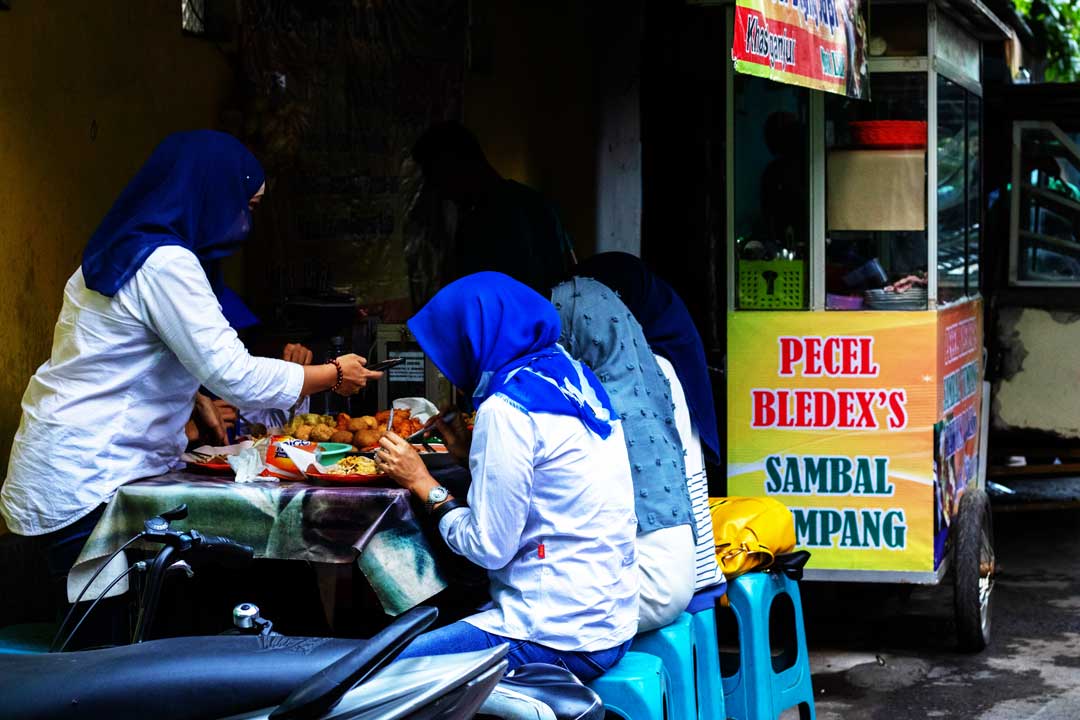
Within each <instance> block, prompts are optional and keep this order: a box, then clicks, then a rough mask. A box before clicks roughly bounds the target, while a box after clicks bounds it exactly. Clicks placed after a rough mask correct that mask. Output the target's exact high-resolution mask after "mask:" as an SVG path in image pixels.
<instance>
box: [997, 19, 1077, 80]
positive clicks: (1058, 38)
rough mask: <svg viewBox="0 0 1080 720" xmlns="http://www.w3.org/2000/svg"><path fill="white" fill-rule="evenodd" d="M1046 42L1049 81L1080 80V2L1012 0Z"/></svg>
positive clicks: (1038, 35) (1037, 35) (1047, 76)
mask: <svg viewBox="0 0 1080 720" xmlns="http://www.w3.org/2000/svg"><path fill="white" fill-rule="evenodd" d="M1013 3H1014V4H1015V5H1016V10H1017V12H1019V13H1020V14H1021V15H1022V16H1023V17H1024V18H1025V19H1026V20H1027V21H1028V23H1029V24H1030V25H1031V29H1032V31H1033V32H1034V33H1035V35H1036V37H1039V38H1040V39H1043V40H1044V41H1045V42H1046V81H1047V82H1074V81H1076V80H1080V4H1078V3H1076V2H1075V1H1074V0H1013Z"/></svg>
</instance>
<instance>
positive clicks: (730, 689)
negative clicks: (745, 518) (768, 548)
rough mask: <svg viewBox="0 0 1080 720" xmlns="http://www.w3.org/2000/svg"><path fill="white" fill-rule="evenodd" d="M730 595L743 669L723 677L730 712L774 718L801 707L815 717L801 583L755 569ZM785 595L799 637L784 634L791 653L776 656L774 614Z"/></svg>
mask: <svg viewBox="0 0 1080 720" xmlns="http://www.w3.org/2000/svg"><path fill="white" fill-rule="evenodd" d="M727 595H728V602H729V603H730V605H731V609H732V610H733V611H734V612H735V617H736V619H737V620H738V623H739V668H738V670H737V671H736V672H735V674H734V675H732V676H730V677H725V678H724V679H723V684H724V700H725V703H726V705H727V711H728V714H729V715H730V716H731V717H734V718H737V719H738V720H775V718H777V717H779V716H780V713H781V712H783V711H784V710H787V709H788V708H791V707H796V706H798V707H799V715H800V717H801V718H802V720H815V719H816V717H817V715H816V713H815V711H814V688H813V687H812V685H811V682H810V658H809V655H808V653H807V650H806V630H805V628H804V627H803V614H802V599H801V597H800V595H799V584H798V583H797V582H795V581H794V580H791V579H790V578H788V577H786V576H784V575H783V574H781V573H764V572H754V573H748V574H746V575H742V576H740V577H738V578H736V579H735V580H733V581H732V582H731V583H730V584H729V585H728V593H727ZM785 595H786V596H787V597H788V598H790V601H791V605H792V608H793V617H794V625H795V627H794V628H791V629H790V630H789V632H790V633H793V634H794V637H791V635H787V636H785V637H783V638H781V640H783V641H784V642H785V645H786V648H785V649H786V652H781V653H780V654H778V655H776V656H775V657H774V655H773V652H772V649H771V647H770V638H769V615H770V613H771V611H772V608H773V604H774V602H776V600H777V599H778V598H783V597H784V596H785ZM777 664H780V667H779V668H777V667H775V666H776V665H777Z"/></svg>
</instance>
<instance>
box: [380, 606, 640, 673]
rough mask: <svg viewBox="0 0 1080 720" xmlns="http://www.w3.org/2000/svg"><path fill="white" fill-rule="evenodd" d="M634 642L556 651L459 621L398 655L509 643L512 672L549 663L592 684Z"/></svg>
mask: <svg viewBox="0 0 1080 720" xmlns="http://www.w3.org/2000/svg"><path fill="white" fill-rule="evenodd" d="M630 642H631V641H630V640H627V641H626V642H624V643H623V644H622V645H618V646H616V647H613V648H611V649H610V650H597V651H595V652H574V651H564V650H554V649H552V648H549V647H547V646H545V645H540V644H537V643H534V642H529V641H528V640H514V639H513V638H506V637H502V636H501V635H493V634H492V633H489V632H486V631H484V630H481V629H480V628H478V627H475V626H473V625H470V624H469V623H467V622H465V621H464V620H459V621H458V622H456V623H452V624H450V625H447V626H446V627H443V628H439V629H438V630H434V631H432V632H429V633H424V634H423V635H421V636H420V637H418V638H416V639H415V640H413V641H412V643H411V644H410V645H409V647H407V648H405V652H403V653H401V655H400V656H398V659H399V660H400V659H403V658H410V657H423V656H426V655H450V654H453V653H461V652H470V651H473V650H486V649H487V648H492V647H495V646H496V645H501V644H503V643H507V644H509V645H510V651H509V652H507V653H506V660H507V662H509V663H510V669H511V670H514V669H515V668H518V667H520V666H522V665H526V664H528V663H549V664H551V665H558V666H559V667H563V668H566V669H567V670H569V671H570V672H572V673H574V675H577V677H578V679H580V680H581V681H582V682H589V681H590V680H595V679H596V678H598V677H600V676H601V675H603V674H604V673H605V672H607V670H608V669H609V668H610V667H611V666H612V665H614V664H615V663H617V662H619V660H621V659H622V656H623V655H625V654H626V651H627V650H628V649H629V648H630Z"/></svg>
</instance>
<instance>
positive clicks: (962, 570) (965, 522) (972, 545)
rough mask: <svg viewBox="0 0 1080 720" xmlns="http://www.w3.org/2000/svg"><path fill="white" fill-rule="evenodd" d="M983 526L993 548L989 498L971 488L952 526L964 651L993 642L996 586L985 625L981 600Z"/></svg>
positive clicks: (958, 620)
mask: <svg viewBox="0 0 1080 720" xmlns="http://www.w3.org/2000/svg"><path fill="white" fill-rule="evenodd" d="M984 526H985V527H986V528H987V530H988V532H989V534H990V546H991V547H993V545H994V521H993V516H992V514H991V511H990V499H989V497H987V495H986V493H985V492H984V491H983V490H982V489H977V488H971V489H968V490H967V491H965V492H964V495H963V497H962V498H961V499H960V509H959V512H958V513H957V517H956V521H955V524H954V526H953V531H954V532H955V538H954V544H953V568H954V572H953V587H954V595H953V604H954V612H955V614H956V636H957V640H958V642H959V647H960V651H961V652H968V653H976V652H981V651H982V650H983V649H985V648H986V646H987V645H988V644H989V643H990V630H991V619H992V616H993V609H994V604H993V603H994V599H993V588H991V594H990V597H989V598H988V599H987V609H986V613H987V618H986V626H985V627H984V626H983V622H982V612H981V611H982V607H981V603H980V601H979V565H980V563H981V557H980V555H981V548H982V532H983V527H984Z"/></svg>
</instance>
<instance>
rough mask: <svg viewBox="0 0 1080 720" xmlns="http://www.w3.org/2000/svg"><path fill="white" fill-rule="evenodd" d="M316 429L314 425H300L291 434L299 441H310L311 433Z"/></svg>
mask: <svg viewBox="0 0 1080 720" xmlns="http://www.w3.org/2000/svg"><path fill="white" fill-rule="evenodd" d="M314 429H315V426H314V425H298V426H297V427H296V429H295V430H293V431H292V432H291V433H290V434H291V435H292V436H293V437H294V438H296V439H297V440H310V439H311V431H312V430H314Z"/></svg>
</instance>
